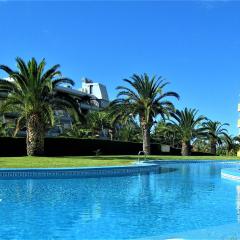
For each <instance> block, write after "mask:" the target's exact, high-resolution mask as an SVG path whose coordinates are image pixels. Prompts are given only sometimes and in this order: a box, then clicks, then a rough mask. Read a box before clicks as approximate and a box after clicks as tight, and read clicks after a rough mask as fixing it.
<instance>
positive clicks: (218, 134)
mask: <svg viewBox="0 0 240 240" xmlns="http://www.w3.org/2000/svg"><path fill="white" fill-rule="evenodd" d="M225 126H229V124H227V123H224V124H222V123H220V122H218V121H211V120H207V121H206V122H204V123H203V127H204V128H205V129H206V131H207V135H206V137H207V139H208V140H209V141H214V142H215V143H218V144H219V145H221V144H222V140H223V138H224V137H226V138H227V137H228V131H227V129H226V128H225Z"/></svg>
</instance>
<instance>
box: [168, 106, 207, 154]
mask: <svg viewBox="0 0 240 240" xmlns="http://www.w3.org/2000/svg"><path fill="white" fill-rule="evenodd" d="M197 114H198V111H197V110H196V109H188V108H185V109H184V110H181V111H180V110H177V111H176V112H175V113H172V114H171V116H172V117H173V120H170V123H169V126H171V127H172V128H173V129H174V130H175V132H176V134H178V136H179V137H180V139H181V143H182V151H181V153H182V155H183V156H188V155H191V141H193V140H194V139H196V138H197V137H201V136H205V135H206V129H205V128H204V127H202V126H201V124H202V121H204V120H206V118H205V117H204V116H202V115H201V116H197Z"/></svg>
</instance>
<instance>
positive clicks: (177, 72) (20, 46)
mask: <svg viewBox="0 0 240 240" xmlns="http://www.w3.org/2000/svg"><path fill="white" fill-rule="evenodd" d="M239 13H240V2H234V1H233V2H230V1H221V2H216V1H210V2H206V1H194V2H193V1H188V2H182V1H176V2H172V1H171V2H163V1H151V2H150V1H147V2H143V1H131V2H127V1H121V2H120V1H119V2H116V1H112V2H111V1H105V2H100V1H94V2H88V1H85V2H82V1H61V2H60V1H51V2H49V1H42V2H37V1H32V2H30V1H25V2H20V1H15V2H13V1H11V0H9V1H8V0H0V63H3V64H7V65H9V66H11V67H15V60H14V59H15V58H16V56H20V57H22V58H24V59H25V60H28V59H29V58H30V57H32V56H34V57H36V58H37V59H41V58H43V57H45V58H46V61H47V63H48V64H49V65H48V66H51V65H53V64H55V63H59V64H61V70H62V73H63V74H64V75H65V76H67V77H70V78H72V79H73V80H75V82H76V86H77V87H79V86H80V83H81V82H80V79H81V78H82V77H83V76H86V77H89V78H90V79H93V80H94V81H97V82H101V83H103V84H105V85H107V89H108V92H109V95H110V97H111V99H113V98H114V97H115V96H116V90H115V87H116V86H118V85H121V84H122V79H123V78H127V77H129V76H131V75H132V74H133V73H144V72H147V73H148V74H150V75H152V74H156V75H161V76H163V77H165V78H166V79H167V80H168V81H170V82H171V84H170V85H169V86H168V90H173V91H177V92H178V93H179V94H180V95H181V100H180V101H179V102H177V103H176V106H177V107H178V108H183V107H185V106H187V107H191V108H197V109H199V113H201V114H204V115H206V116H207V117H209V118H210V119H212V120H219V121H221V122H228V123H230V124H231V127H230V133H232V134H237V132H238V131H237V127H236V122H237V117H238V113H237V103H238V101H239V93H240V14H239ZM0 77H3V75H2V73H0Z"/></svg>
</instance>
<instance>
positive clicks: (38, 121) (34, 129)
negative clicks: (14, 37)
mask: <svg viewBox="0 0 240 240" xmlns="http://www.w3.org/2000/svg"><path fill="white" fill-rule="evenodd" d="M16 62H17V70H16V71H14V70H12V69H11V68H9V67H7V66H5V65H0V69H2V70H3V71H5V72H6V73H7V74H8V75H9V79H10V81H9V80H6V79H0V92H2V93H5V94H6V95H7V96H6V100H5V102H4V103H3V105H2V108H1V109H2V111H8V109H9V108H11V109H13V108H14V110H15V112H18V120H17V125H18V126H19V125H20V124H21V123H23V122H24V123H25V126H26V129H27V137H26V143H27V154H28V155H42V154H43V153H44V137H45V131H46V128H47V126H53V124H54V109H68V108H72V109H75V111H76V112H77V113H78V115H79V116H81V113H80V111H79V105H78V104H77V102H76V100H75V99H74V98H73V97H71V96H70V95H68V94H66V93H61V92H59V91H56V88H57V87H58V86H59V85H61V84H63V83H64V84H69V85H73V84H74V82H73V81H72V80H71V79H68V78H64V77H62V75H61V72H60V71H59V70H58V69H59V67H60V65H58V64H57V65H54V66H53V67H51V68H50V69H48V70H46V71H45V66H46V62H45V60H44V59H43V60H42V61H41V62H39V63H38V62H37V61H36V60H35V59H34V58H32V59H31V60H30V61H28V63H25V62H24V61H23V60H22V59H21V58H17V59H16Z"/></svg>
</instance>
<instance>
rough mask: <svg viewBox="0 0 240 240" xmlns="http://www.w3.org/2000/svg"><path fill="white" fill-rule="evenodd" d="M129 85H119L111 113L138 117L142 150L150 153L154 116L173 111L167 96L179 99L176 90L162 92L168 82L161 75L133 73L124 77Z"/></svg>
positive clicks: (162, 115) (125, 116)
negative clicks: (128, 77) (151, 75)
mask: <svg viewBox="0 0 240 240" xmlns="http://www.w3.org/2000/svg"><path fill="white" fill-rule="evenodd" d="M124 82H126V83H128V84H129V85H130V87H124V86H119V87H117V90H119V93H118V95H117V99H116V100H114V101H113V102H112V103H111V105H110V106H111V107H112V109H113V114H115V115H116V116H118V117H120V118H128V117H134V118H136V117H138V118H139V122H140V126H141V129H142V136H143V151H144V152H145V153H146V154H150V130H151V127H152V126H153V123H154V118H156V117H157V115H160V116H161V117H162V118H165V117H166V116H168V115H169V114H170V112H172V111H174V105H173V103H172V102H170V101H168V100H166V98H167V97H175V98H177V99H179V95H178V94H177V93H176V92H165V93H163V89H164V87H165V86H166V85H167V84H168V82H165V81H164V80H163V79H162V77H155V76H153V77H151V78H150V77H149V76H148V75H147V74H146V73H145V74H143V75H136V74H134V75H133V76H132V77H130V79H124Z"/></svg>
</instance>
